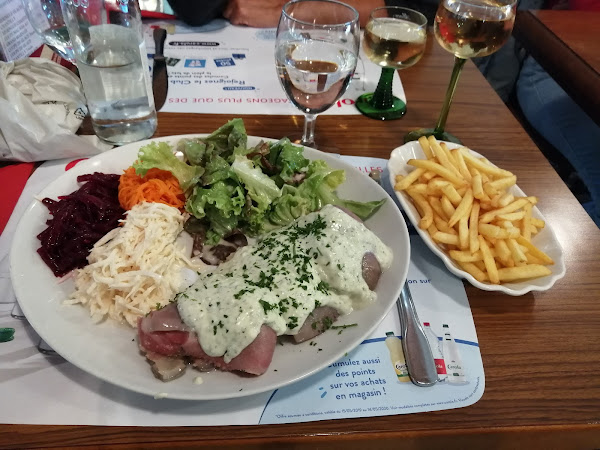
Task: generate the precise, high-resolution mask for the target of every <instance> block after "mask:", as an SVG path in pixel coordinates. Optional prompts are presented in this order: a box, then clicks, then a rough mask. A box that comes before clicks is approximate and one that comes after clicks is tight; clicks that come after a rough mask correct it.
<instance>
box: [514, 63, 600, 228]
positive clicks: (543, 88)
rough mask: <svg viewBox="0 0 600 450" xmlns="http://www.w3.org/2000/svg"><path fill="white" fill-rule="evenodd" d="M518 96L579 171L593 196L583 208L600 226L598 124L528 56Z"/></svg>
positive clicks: (538, 126)
mask: <svg viewBox="0 0 600 450" xmlns="http://www.w3.org/2000/svg"><path fill="white" fill-rule="evenodd" d="M517 99H518V101H519V105H520V106H521V109H522V111H523V113H524V114H525V117H526V118H527V120H528V121H529V123H530V124H531V125H532V126H534V127H535V129H536V130H537V131H538V132H539V133H540V134H541V135H542V136H543V137H544V138H545V139H546V140H547V141H548V142H550V143H551V144H552V145H553V146H554V147H555V148H556V149H557V150H558V151H559V152H561V153H562V154H563V155H564V156H565V158H567V159H568V160H569V162H570V163H571V164H572V165H573V167H574V168H575V170H576V171H577V173H578V174H579V176H580V178H581V179H582V181H583V183H584V184H585V185H586V187H587V188H588V191H589V192H590V195H591V197H592V201H591V203H590V204H586V205H584V207H585V208H586V211H587V212H588V214H589V215H590V216H591V217H592V219H593V220H594V222H596V225H598V227H600V127H599V126H598V125H596V123H594V121H593V120H592V119H590V117H589V116H588V115H587V114H586V113H585V112H584V111H583V110H582V109H581V108H580V107H579V106H578V105H577V104H576V103H575V102H574V101H573V100H571V98H570V97H569V96H568V95H567V93H566V92H565V91H564V90H563V89H562V88H561V87H560V86H559V85H558V84H557V83H556V81H554V80H553V79H552V77H550V75H548V73H546V71H545V70H544V69H543V68H542V67H541V66H540V65H539V64H538V63H537V62H536V61H535V60H534V59H533V58H532V57H531V56H529V57H528V58H527V59H525V61H524V63H523V68H522V69H521V72H520V74H519V79H518V80H517Z"/></svg>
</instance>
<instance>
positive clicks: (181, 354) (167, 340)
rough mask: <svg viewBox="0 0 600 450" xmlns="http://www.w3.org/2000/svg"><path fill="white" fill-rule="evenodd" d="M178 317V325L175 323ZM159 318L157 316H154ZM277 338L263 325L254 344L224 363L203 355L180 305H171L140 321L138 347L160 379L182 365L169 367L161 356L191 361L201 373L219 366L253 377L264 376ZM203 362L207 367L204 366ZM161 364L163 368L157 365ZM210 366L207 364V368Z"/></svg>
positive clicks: (219, 358)
mask: <svg viewBox="0 0 600 450" xmlns="http://www.w3.org/2000/svg"><path fill="white" fill-rule="evenodd" d="M175 315H176V318H177V320H178V321H179V323H178V324H177V323H176V319H175ZM155 316H156V317H155ZM276 344H277V335H276V333H275V331H273V329H272V328H270V327H268V326H266V325H263V326H262V328H261V329H260V333H259V334H258V336H257V337H256V339H254V341H253V342H252V343H251V344H250V345H248V346H247V347H246V348H245V349H244V350H242V352H241V353H240V354H239V355H238V356H236V357H235V358H233V359H232V360H231V361H230V362H229V363H225V361H224V360H223V357H213V356H209V355H207V354H206V352H204V350H203V349H202V347H201V345H200V343H199V342H198V336H197V335H196V333H194V332H192V331H189V329H188V327H186V325H185V324H184V323H183V322H182V321H181V318H180V316H179V311H177V306H176V305H175V304H171V305H169V306H166V307H165V308H162V309H159V310H157V311H153V312H151V313H150V314H149V315H148V316H146V317H144V318H141V319H140V320H138V345H139V347H140V350H141V351H142V352H143V353H144V354H145V355H146V358H147V359H148V360H149V361H150V362H151V363H152V364H153V369H152V370H153V371H154V372H155V374H157V373H158V374H157V377H158V378H160V379H162V378H161V376H162V375H161V373H163V372H164V373H165V375H164V376H165V378H166V377H167V376H168V375H174V373H175V372H176V370H177V367H179V364H175V363H173V365H169V364H168V363H167V362H166V361H162V359H161V358H159V356H164V357H167V359H174V360H175V359H181V360H183V359H184V358H185V359H191V360H193V361H194V365H195V366H201V367H202V370H207V369H208V368H210V367H217V368H219V369H221V370H226V371H241V372H246V373H249V374H252V375H262V374H263V373H265V371H266V370H267V369H268V367H269V365H270V364H271V360H272V359H273V353H274V352H275V345H276ZM201 362H204V363H205V364H202V363H201ZM158 364H160V369H159V368H158V367H157V365H158ZM207 364H208V365H207Z"/></svg>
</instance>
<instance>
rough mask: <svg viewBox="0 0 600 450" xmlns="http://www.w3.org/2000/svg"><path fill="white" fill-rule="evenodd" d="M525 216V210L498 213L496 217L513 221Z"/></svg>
mask: <svg viewBox="0 0 600 450" xmlns="http://www.w3.org/2000/svg"><path fill="white" fill-rule="evenodd" d="M524 216H525V211H519V212H514V213H508V214H498V215H497V216H496V218H497V219H500V220H510V221H511V222H514V221H516V220H521V219H522V218H523V217H524ZM542 222H543V221H542Z"/></svg>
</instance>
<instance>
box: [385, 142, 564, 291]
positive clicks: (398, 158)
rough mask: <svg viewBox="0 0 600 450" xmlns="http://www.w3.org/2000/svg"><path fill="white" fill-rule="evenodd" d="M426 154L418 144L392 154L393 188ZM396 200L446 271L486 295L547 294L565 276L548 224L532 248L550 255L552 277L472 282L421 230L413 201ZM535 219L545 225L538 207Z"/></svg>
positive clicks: (514, 190) (517, 192)
mask: <svg viewBox="0 0 600 450" xmlns="http://www.w3.org/2000/svg"><path fill="white" fill-rule="evenodd" d="M446 145H447V146H448V148H449V149H453V148H458V147H461V146H460V145H457V144H454V143H452V142H446ZM471 152H472V153H473V155H475V156H478V157H481V156H482V155H480V154H479V153H477V152H475V151H473V150H471ZM423 158H425V154H424V153H423V150H422V149H421V146H420V145H419V143H418V142H417V141H412V142H408V143H406V144H404V145H402V146H400V147H398V148H396V149H394V150H393V151H392V154H391V155H390V160H389V162H388V170H389V174H390V184H391V186H394V185H395V184H396V183H395V179H396V175H407V174H408V173H409V172H411V171H412V170H413V169H414V167H413V166H409V165H408V164H407V162H408V160H409V159H423ZM509 191H510V192H511V193H512V194H513V195H515V196H517V195H518V196H524V195H525V194H524V193H523V191H522V190H521V189H519V187H518V186H513V187H512V188H510V189H509ZM396 196H397V197H398V200H399V201H400V204H401V205H402V208H403V209H404V211H405V212H406V215H407V216H408V218H409V219H410V221H411V222H412V224H413V226H414V227H415V229H416V230H417V232H418V233H419V235H420V236H421V238H422V239H423V240H424V241H425V244H427V246H428V247H429V248H430V249H431V250H432V251H433V253H435V254H436V255H438V256H439V257H440V258H441V260H442V261H443V262H444V264H445V265H446V267H447V268H448V270H449V271H450V272H452V273H453V274H455V275H457V276H459V277H461V278H465V279H466V280H468V281H469V283H471V284H472V285H473V286H476V287H478V288H479V289H483V290H485V291H501V292H504V293H506V294H509V295H523V294H526V293H527V292H530V291H545V290H547V289H550V288H551V287H552V286H553V285H554V283H555V282H556V281H557V280H560V279H561V278H562V277H564V275H565V262H564V258H563V251H562V248H561V246H560V244H559V242H558V239H557V238H556V235H555V234H554V231H552V228H551V227H550V226H549V224H548V222H546V226H545V227H544V228H543V229H542V230H540V232H539V233H538V234H536V235H535V236H534V237H533V240H532V242H533V244H535V246H536V247H538V248H539V249H540V250H542V251H543V252H545V253H547V254H548V255H549V256H550V257H551V258H552V259H553V260H554V265H551V266H548V268H549V269H550V270H551V271H552V273H551V274H550V275H548V276H546V277H542V278H536V279H533V280H528V281H524V282H519V283H504V284H490V283H481V282H479V281H477V280H476V279H475V278H473V276H472V275H470V274H469V273H467V272H465V271H464V270H462V269H461V268H460V267H459V266H458V265H457V264H456V263H455V262H454V261H453V260H452V259H451V258H450V257H449V256H448V255H447V254H446V252H444V250H442V248H441V247H439V246H438V245H437V244H436V243H435V241H434V240H433V239H431V237H430V236H429V233H428V232H427V231H426V230H421V229H420V228H419V220H420V218H421V216H420V215H419V212H418V211H417V209H416V208H415V206H414V205H413V203H412V201H411V200H410V198H409V197H408V194H406V193H404V192H396ZM532 216H533V217H536V218H538V219H542V220H544V221H545V219H544V217H543V216H542V214H541V213H540V211H539V209H538V208H537V207H535V206H534V207H533V210H532Z"/></svg>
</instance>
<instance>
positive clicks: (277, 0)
mask: <svg viewBox="0 0 600 450" xmlns="http://www.w3.org/2000/svg"><path fill="white" fill-rule="evenodd" d="M168 2H169V4H170V5H171V8H173V11H174V12H175V14H176V15H177V17H178V18H179V19H181V20H183V21H184V22H186V23H188V24H189V25H194V26H197V25H203V24H205V23H207V22H209V21H211V20H212V19H214V18H216V17H219V16H221V15H222V16H223V17H225V18H226V19H227V20H229V21H230V22H231V23H232V24H234V25H246V26H249V27H257V28H274V27H276V26H277V23H278V22H279V16H280V15H281V9H282V7H283V5H285V4H286V3H287V1H286V0H229V1H227V0H195V1H194V0H168ZM343 3H346V4H348V5H350V6H353V7H354V8H356V10H357V11H358V14H359V16H360V24H361V26H364V25H366V23H367V21H368V20H369V14H370V13H371V11H372V10H373V9H375V8H378V7H381V6H386V5H387V6H404V7H407V8H412V9H416V10H417V11H420V12H422V13H423V14H425V16H427V18H428V19H429V21H430V24H433V18H434V17H435V11H436V9H437V4H438V2H437V1H436V0H346V1H344V2H343Z"/></svg>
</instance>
